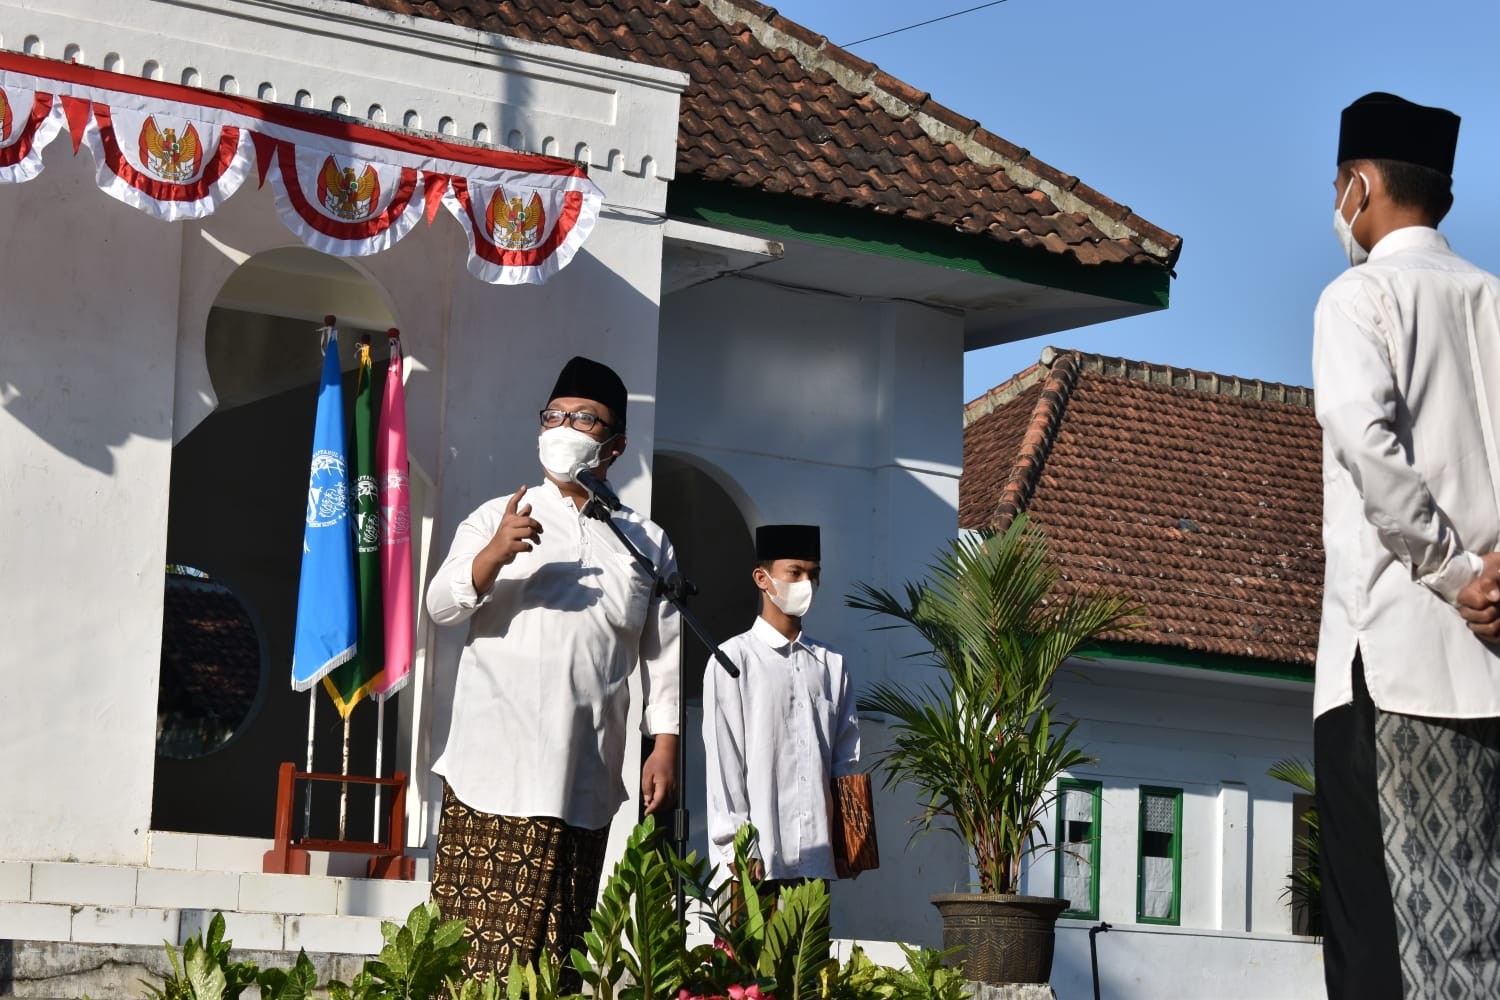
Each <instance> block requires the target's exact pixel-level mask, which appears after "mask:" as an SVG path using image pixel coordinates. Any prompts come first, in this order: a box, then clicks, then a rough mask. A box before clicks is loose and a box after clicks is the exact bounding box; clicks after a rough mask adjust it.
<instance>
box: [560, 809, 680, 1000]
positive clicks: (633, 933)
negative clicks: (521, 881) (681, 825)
mask: <svg viewBox="0 0 1500 1000" xmlns="http://www.w3.org/2000/svg"><path fill="white" fill-rule="evenodd" d="M655 839H656V820H655V818H654V817H652V816H647V817H646V819H645V822H643V823H641V824H640V825H639V826H637V827H636V828H635V830H634V831H632V832H631V834H630V838H629V840H627V841H626V844H625V853H624V855H623V856H622V857H621V858H620V861H619V863H618V864H616V865H615V869H614V871H613V872H612V873H611V874H610V877H609V881H608V882H607V883H605V886H604V896H603V899H601V900H600V902H599V905H598V906H597V907H596V908H595V910H594V912H593V914H591V915H590V917H589V931H588V932H587V933H586V934H584V938H583V945H584V946H583V948H582V949H577V948H575V949H574V950H573V953H572V955H571V956H569V957H570V960H571V961H572V963H573V968H574V969H575V970H576V971H577V972H578V974H579V976H581V977H582V979H583V981H584V983H586V984H587V985H588V986H589V987H591V988H592V990H593V993H594V996H595V997H596V998H598V1000H613V998H614V997H615V996H616V995H618V996H619V997H620V1000H655V998H658V997H668V996H675V995H676V990H677V987H678V986H679V985H680V984H681V983H682V980H683V978H684V975H685V972H686V962H687V955H686V952H685V950H684V935H683V928H682V926H681V925H680V924H678V922H677V914H676V909H675V904H676V897H675V894H674V892H673V881H672V864H671V863H670V862H669V861H668V860H667V859H666V858H664V857H663V856H662V853H661V852H660V851H659V850H658V849H657V848H656V847H655Z"/></svg>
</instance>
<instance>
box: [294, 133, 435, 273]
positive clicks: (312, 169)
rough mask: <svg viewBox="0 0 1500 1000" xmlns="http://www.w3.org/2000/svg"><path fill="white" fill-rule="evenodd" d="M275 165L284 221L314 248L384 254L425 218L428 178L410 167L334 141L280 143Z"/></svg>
mask: <svg viewBox="0 0 1500 1000" xmlns="http://www.w3.org/2000/svg"><path fill="white" fill-rule="evenodd" d="M367 155H368V154H367ZM274 169H275V170H276V171H277V175H278V180H279V182H278V183H277V184H276V210H277V211H278V212H280V213H281V221H282V222H284V223H286V227H287V228H288V229H290V230H291V231H292V232H294V233H296V234H297V235H298V236H299V237H300V238H301V239H302V242H304V243H306V244H307V245H308V246H310V247H312V248H313V249H314V250H321V251H322V252H323V253H328V254H334V255H336V256H339V257H364V256H367V255H369V254H372V253H380V252H381V251H382V250H388V249H390V248H391V247H392V246H394V245H395V243H396V241H397V240H399V239H400V238H401V237H403V236H405V235H406V234H407V233H409V232H411V230H412V227H414V226H415V225H416V224H417V223H418V222H420V221H421V220H422V215H423V212H424V210H425V199H424V198H423V192H424V191H425V190H426V182H425V181H424V180H423V179H422V177H421V175H420V173H419V172H418V171H416V170H414V169H412V168H411V167H398V166H394V165H392V164H389V163H382V162H380V161H379V160H377V159H366V158H359V157H356V156H353V155H351V153H350V151H348V150H347V149H341V148H338V147H336V146H335V145H334V144H332V143H329V144H326V145H300V146H294V145H293V144H291V143H289V142H281V143H278V144H277V148H276V163H275V167H274Z"/></svg>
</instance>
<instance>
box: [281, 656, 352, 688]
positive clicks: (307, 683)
mask: <svg viewBox="0 0 1500 1000" xmlns="http://www.w3.org/2000/svg"><path fill="white" fill-rule="evenodd" d="M357 648H358V647H357V646H350V647H349V648H348V649H345V650H344V651H343V652H340V653H334V654H333V656H332V658H330V659H329V660H328V661H327V662H326V663H324V664H323V665H322V666H321V667H319V668H318V669H317V670H314V671H313V672H312V674H311V675H310V676H308V677H307V678H306V679H304V680H300V681H299V680H297V678H296V677H293V678H292V690H293V691H306V690H307V689H308V688H310V687H312V686H313V685H314V684H316V683H318V681H320V680H322V679H323V678H324V677H327V676H328V672H329V671H330V670H332V669H334V668H335V667H342V666H343V665H344V664H346V663H348V662H349V661H350V660H352V659H354V653H355V651H356V649H357Z"/></svg>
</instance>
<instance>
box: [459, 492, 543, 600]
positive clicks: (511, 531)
mask: <svg viewBox="0 0 1500 1000" xmlns="http://www.w3.org/2000/svg"><path fill="white" fill-rule="evenodd" d="M525 495H526V487H525V486H522V487H521V488H520V489H518V490H516V491H515V492H514V493H512V494H511V497H510V500H509V501H508V502H507V503H506V504H505V514H504V515H503V516H502V517H501V518H500V527H498V528H496V529H495V534H494V536H493V537H492V538H491V539H490V540H489V542H488V544H486V545H485V547H484V548H482V549H480V550H479V554H478V555H476V556H475V557H474V565H473V567H472V568H471V569H470V571H469V572H470V575H471V577H472V582H473V584H474V590H475V592H476V593H480V594H484V593H488V592H489V589H490V588H491V587H493V586H494V585H495V577H497V576H499V575H500V568H501V567H502V566H509V565H510V564H511V563H512V562H514V561H515V558H516V556H517V555H519V554H520V553H522V552H530V551H531V550H532V549H533V548H535V547H536V546H537V545H539V544H541V541H542V525H541V523H540V522H539V521H537V520H536V519H535V518H533V517H532V516H531V504H526V506H524V507H523V506H521V498H522V497H524V496H525Z"/></svg>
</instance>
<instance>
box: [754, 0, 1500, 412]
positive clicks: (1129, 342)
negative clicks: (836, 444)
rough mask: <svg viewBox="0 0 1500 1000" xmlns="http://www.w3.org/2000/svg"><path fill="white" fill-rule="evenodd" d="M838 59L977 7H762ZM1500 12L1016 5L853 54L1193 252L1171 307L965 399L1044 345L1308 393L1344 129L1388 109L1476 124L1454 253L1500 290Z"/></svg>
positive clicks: (982, 376) (1076, 338) (1454, 3)
mask: <svg viewBox="0 0 1500 1000" xmlns="http://www.w3.org/2000/svg"><path fill="white" fill-rule="evenodd" d="M768 2H770V3H771V4H772V5H773V6H774V7H776V9H777V10H778V11H780V12H781V13H782V14H783V15H785V16H786V17H788V18H790V19H792V20H794V21H797V22H799V23H801V24H803V25H805V26H806V27H808V28H811V29H812V30H814V31H817V32H819V33H821V34H824V35H827V36H828V37H829V38H830V40H831V41H833V42H836V43H840V44H842V43H846V42H851V41H853V40H854V39H857V38H861V37H864V36H867V35H873V34H876V33H877V32H880V31H885V30H888V29H891V28H896V27H900V26H902V25H906V24H910V23H912V22H914V21H919V20H923V19H926V18H930V17H936V16H938V15H940V14H946V13H949V12H952V11H956V10H962V9H964V8H966V7H972V6H976V5H977V4H978V3H979V2H981V0H922V2H919V3H913V2H911V0H903V2H896V0H781V2H776V0H768ZM1497 42H1500V2H1497V0H1423V2H1418V3H1412V2H1410V0H1407V2H1396V0H1372V2H1366V3H1355V2H1348V0H1299V2H1288V0H1264V2H1261V3H1253V4H1241V3H1227V2H1223V0H1133V2H1124V0H1006V2H1004V3H1001V4H1000V5H998V6H995V7H990V8H987V9H985V10H982V11H978V12H976V13H972V14H966V15H964V16H962V17H957V18H954V19H951V20H948V21H943V22H941V23H938V24H934V25H930V26H928V27H924V28H917V29H915V30H913V31H908V32H904V33H902V34H899V35H895V36H894V37H891V38H885V39H881V40H879V41H874V42H868V43H866V44H863V45H856V46H853V47H852V49H851V51H853V52H854V53H856V54H857V55H859V56H860V57H861V58H864V59H868V60H870V61H871V62H874V63H877V64H879V66H880V67H881V68H882V69H884V70H885V71H886V72H888V73H890V74H892V75H893V76H896V77H899V78H900V79H902V80H905V81H906V82H907V83H910V84H912V85H913V86H915V87H917V88H918V89H920V90H926V91H929V92H931V93H932V95H933V97H934V99H936V100H938V101H940V102H942V103H943V104H946V105H948V106H949V107H951V108H953V109H954V110H955V111H958V112H960V113H961V114H964V115H967V116H969V117H971V118H977V119H978V120H979V121H980V122H981V123H982V124H984V125H985V126H986V127H987V128H989V129H990V130H991V131H993V132H995V133H997V134H999V135H1002V136H1004V137H1005V138H1006V139H1008V140H1010V141H1011V142H1014V143H1016V144H1017V145H1020V146H1024V147H1026V148H1027V149H1030V150H1031V151H1032V153H1033V154H1034V155H1036V156H1037V157H1039V158H1041V159H1042V160H1044V161H1046V162H1047V163H1050V164H1051V165H1052V166H1054V167H1056V168H1058V169H1059V170H1062V171H1064V172H1065V173H1070V174H1076V175H1077V176H1079V177H1081V178H1082V179H1083V180H1084V181H1086V182H1087V183H1089V184H1090V185H1092V186H1093V187H1095V188H1097V189H1098V190H1100V191H1102V192H1104V193H1105V194H1106V195H1108V196H1109V197H1111V198H1113V199H1115V200H1116V201H1119V202H1122V203H1124V204H1126V205H1129V206H1130V207H1132V208H1133V209H1135V210H1136V212H1137V213H1139V214H1140V215H1141V216H1142V217H1144V218H1146V219H1149V220H1150V221H1152V222H1153V223H1155V224H1157V225H1159V226H1161V227H1162V228H1164V229H1167V230H1169V231H1171V232H1174V233H1177V234H1179V235H1181V236H1182V237H1183V239H1184V248H1183V254H1182V259H1181V261H1180V262H1179V263H1178V265H1177V278H1176V280H1175V281H1173V283H1172V303H1171V308H1169V309H1167V310H1166V311H1164V312H1158V313H1153V314H1151V315H1149V316H1143V317H1137V318H1134V319H1129V320H1121V321H1118V322H1114V323H1106V324H1101V325H1099V326H1093V327H1086V328H1084V329H1080V330H1073V331H1068V332H1065V333H1061V334H1057V335H1054V336H1051V337H1047V338H1039V339H1035V340H1028V341H1023V342H1021V343H1019V344H1007V345H1001V346H999V347H993V348H988V349H986V350H983V351H977V352H974V353H972V354H970V355H969V356H968V359H967V363H966V365H965V372H964V398H965V399H972V398H973V397H974V396H977V395H979V394H980V393H982V392H984V391H985V390H986V389H988V388H990V387H991V386H993V385H996V384H998V383H999V382H1002V381H1004V380H1005V379H1006V378H1008V377H1009V376H1010V375H1012V374H1014V373H1015V372H1017V371H1020V370H1021V369H1022V368H1025V367H1026V366H1028V365H1030V364H1032V363H1033V362H1035V361H1036V360H1037V357H1038V356H1039V355H1040V353H1041V349H1042V347H1043V346H1044V345H1045V344H1055V345H1057V346H1059V347H1076V348H1080V349H1083V350H1088V351H1097V352H1100V353H1104V354H1114V355H1121V356H1124V357H1128V358H1133V359H1136V360H1141V361H1151V362H1158V363H1162V364H1172V365H1180V366H1184V367H1193V368H1199V369H1206V370H1209V371H1217V372H1222V373H1226V374H1232V375H1240V376H1245V377H1251V378H1262V379H1268V380H1273V381H1281V382H1292V383H1297V384H1303V385H1306V384H1310V382H1311V379H1312V373H1311V366H1310V362H1309V354H1310V343H1311V336H1312V309H1313V305H1314V304H1315V303H1316V301H1317V297H1318V292H1319V291H1320V290H1321V288H1322V287H1323V285H1324V284H1326V283H1327V281H1328V280H1329V279H1331V278H1332V277H1333V276H1334V275H1335V274H1337V273H1338V271H1339V270H1340V269H1341V268H1342V267H1343V266H1344V260H1343V256H1342V252H1341V251H1340V250H1339V248H1338V244H1337V242H1336V241H1335V239H1334V235H1333V226H1332V222H1333V186H1332V180H1333V173H1334V162H1333V160H1334V151H1335V143H1336V138H1337V133H1338V115H1339V111H1340V109H1342V108H1343V107H1344V105H1346V104H1348V103H1349V102H1350V101H1352V100H1353V99H1354V98H1356V97H1358V96H1359V95H1361V94H1364V93H1367V92H1368V91H1371V90H1389V91H1393V92H1395V93H1398V94H1400V95H1401V96H1403V97H1406V98H1409V99H1411V100H1414V101H1418V102H1420V103H1423V104H1436V105H1441V106H1443V107H1447V108H1449V109H1451V110H1453V111H1455V112H1457V113H1458V114H1459V115H1461V116H1462V117H1463V126H1462V129H1461V131H1460V134H1459V143H1458V162H1457V165H1456V166H1455V168H1454V193H1455V197H1456V199H1457V200H1456V204H1455V207H1454V210H1453V212H1452V214H1451V215H1450V216H1449V217H1448V220H1447V221H1446V222H1445V223H1444V224H1443V227H1442V229H1443V231H1444V232H1445V233H1447V235H1448V238H1449V240H1450V241H1452V243H1453V245H1454V248H1455V249H1456V250H1457V251H1458V252H1459V253H1461V254H1463V255H1464V256H1466V257H1469V258H1470V259H1471V260H1474V261H1475V262H1476V263H1478V264H1480V265H1481V266H1483V267H1486V268H1488V269H1490V270H1493V271H1500V46H1497Z"/></svg>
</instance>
